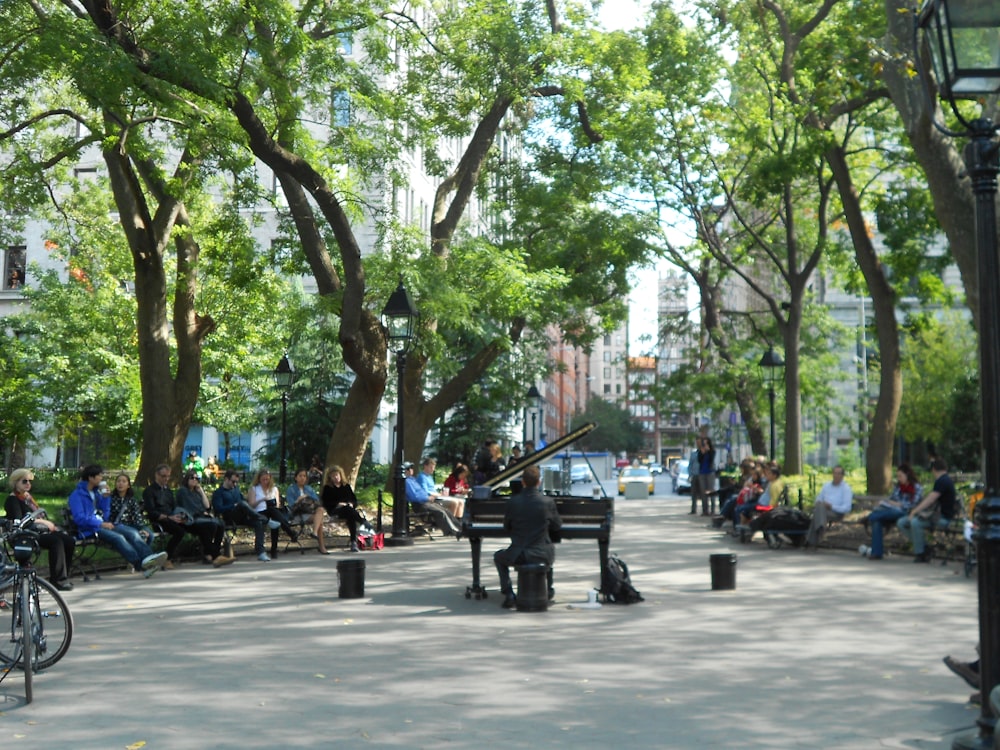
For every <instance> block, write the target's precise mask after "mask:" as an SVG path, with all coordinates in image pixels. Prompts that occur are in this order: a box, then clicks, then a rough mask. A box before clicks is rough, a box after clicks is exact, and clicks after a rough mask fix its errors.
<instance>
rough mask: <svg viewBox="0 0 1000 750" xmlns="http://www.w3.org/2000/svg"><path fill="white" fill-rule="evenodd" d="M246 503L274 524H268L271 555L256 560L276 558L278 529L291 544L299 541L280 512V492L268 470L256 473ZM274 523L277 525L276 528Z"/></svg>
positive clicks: (265, 560) (263, 554) (263, 555)
mask: <svg viewBox="0 0 1000 750" xmlns="http://www.w3.org/2000/svg"><path fill="white" fill-rule="evenodd" d="M247 502H248V503H249V504H250V507H251V508H253V509H254V510H255V511H257V512H258V513H260V514H261V515H265V516H267V517H268V519H269V521H273V522H274V523H269V524H268V525H269V526H270V527H271V555H270V557H268V555H267V554H266V553H263V552H262V553H261V554H260V555H258V556H257V559H259V560H261V561H262V562H267V561H268V560H270V559H271V557H277V556H278V529H283V530H284V532H285V533H286V534H288V538H289V539H291V540H292V541H293V542H297V541H299V535H298V534H296V533H295V529H293V528H292V526H291V524H290V523H288V518H287V517H286V516H285V514H284V513H282V511H281V492H279V491H278V488H277V486H276V485H275V484H274V479H273V478H272V477H271V470H270V469H261V470H260V471H258V472H257V477H256V478H255V479H254V480H253V484H252V485H251V486H250V489H248V490H247ZM275 523H277V527H276V526H275Z"/></svg>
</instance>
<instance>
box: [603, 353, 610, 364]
mask: <svg viewBox="0 0 1000 750" xmlns="http://www.w3.org/2000/svg"><path fill="white" fill-rule="evenodd" d="M604 361H605V362H610V361H611V352H604Z"/></svg>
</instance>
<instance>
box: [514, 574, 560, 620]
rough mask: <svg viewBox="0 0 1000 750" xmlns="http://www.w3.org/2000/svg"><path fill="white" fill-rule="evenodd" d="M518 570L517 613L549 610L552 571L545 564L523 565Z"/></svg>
mask: <svg viewBox="0 0 1000 750" xmlns="http://www.w3.org/2000/svg"><path fill="white" fill-rule="evenodd" d="M515 567H516V568H517V611H518V612H544V611H545V610H547V609H548V608H549V588H550V583H551V579H550V576H551V574H552V569H551V568H550V567H549V566H548V565H547V564H546V563H543V562H538V563H522V564H521V565H517V566H515Z"/></svg>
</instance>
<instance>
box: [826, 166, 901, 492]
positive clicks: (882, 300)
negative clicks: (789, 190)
mask: <svg viewBox="0 0 1000 750" xmlns="http://www.w3.org/2000/svg"><path fill="white" fill-rule="evenodd" d="M826 159H827V163H829V165H830V168H831V170H832V172H833V177H834V179H835V180H836V182H837V188H838V190H839V192H840V200H841V203H842V205H843V206H844V213H845V215H846V217H847V225H848V227H849V228H850V231H851V239H852V242H853V244H854V255H855V258H856V259H857V261H858V267H859V268H860V269H861V273H862V274H863V275H864V277H865V283H866V284H867V286H868V294H869V296H870V297H871V300H872V311H873V314H874V317H875V330H876V333H877V335H878V345H879V356H880V359H881V377H880V379H879V389H878V403H877V404H876V406H875V415H874V418H873V419H872V423H871V428H870V431H869V439H868V450H867V452H866V454H865V470H866V474H867V480H868V493H869V494H872V495H886V494H888V493H889V491H890V490H891V488H892V478H893V470H892V446H893V442H894V440H895V437H896V418H897V416H898V415H899V406H900V403H901V402H902V397H903V377H902V373H901V370H900V352H899V326H898V325H897V324H896V294H895V291H894V290H893V288H892V286H891V285H890V284H889V282H888V280H887V279H886V277H885V274H884V273H883V271H882V263H881V261H879V258H878V253H877V252H876V250H875V246H874V244H873V243H872V241H871V237H870V236H869V234H868V227H867V225H866V223H865V217H864V213H863V212H862V209H861V201H860V199H859V197H858V192H857V190H856V188H855V186H854V181H853V180H852V178H851V172H850V168H849V167H848V164H847V156H846V154H845V153H844V150H843V149H842V148H841V147H839V146H837V147H835V148H831V149H830V150H829V151H828V152H827V154H826ZM862 325H864V321H862Z"/></svg>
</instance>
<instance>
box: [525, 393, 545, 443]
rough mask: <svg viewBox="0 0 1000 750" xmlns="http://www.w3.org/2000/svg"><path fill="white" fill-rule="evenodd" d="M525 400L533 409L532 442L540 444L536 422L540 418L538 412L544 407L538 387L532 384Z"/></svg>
mask: <svg viewBox="0 0 1000 750" xmlns="http://www.w3.org/2000/svg"><path fill="white" fill-rule="evenodd" d="M525 398H526V399H528V405H529V408H530V409H531V442H533V443H535V444H536V446H535V447H536V448H537V447H538V446H537V443H538V432H536V427H535V420H536V419H537V418H538V410H539V409H540V408H541V405H542V394H541V393H540V392H539V390H538V387H537V386H536V385H535V384H534V383H532V384H531V388H529V389H528V392H527V394H525Z"/></svg>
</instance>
